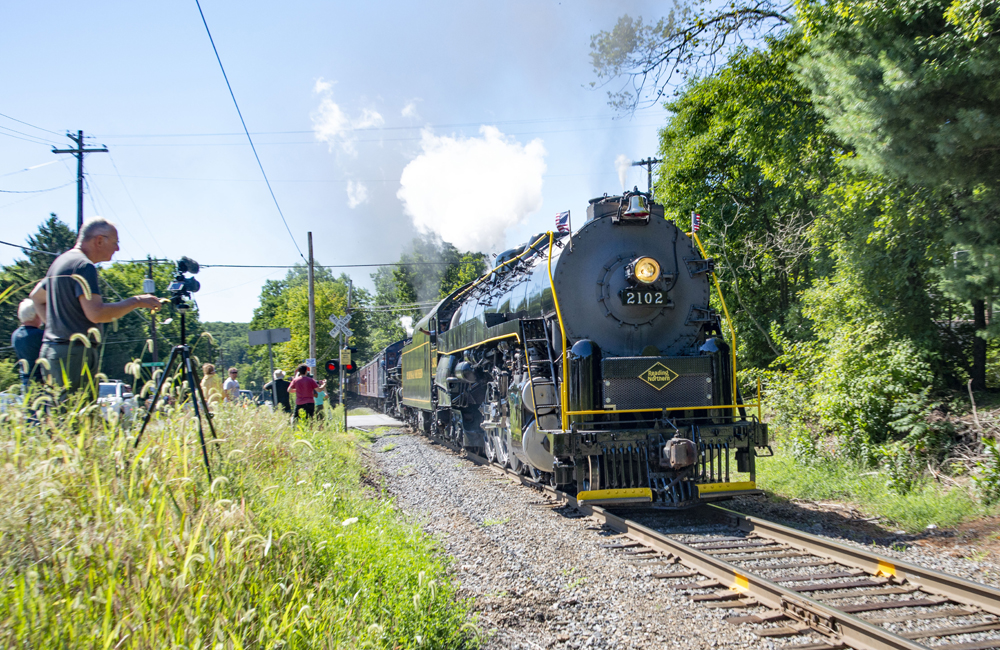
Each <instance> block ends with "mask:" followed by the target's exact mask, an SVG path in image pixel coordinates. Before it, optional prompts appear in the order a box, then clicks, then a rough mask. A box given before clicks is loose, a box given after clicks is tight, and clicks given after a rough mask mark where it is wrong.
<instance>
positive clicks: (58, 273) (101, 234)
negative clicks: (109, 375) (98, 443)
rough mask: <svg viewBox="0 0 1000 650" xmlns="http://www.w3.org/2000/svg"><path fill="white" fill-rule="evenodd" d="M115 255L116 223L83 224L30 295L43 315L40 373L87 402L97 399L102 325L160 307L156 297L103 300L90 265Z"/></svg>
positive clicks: (96, 219) (95, 221)
mask: <svg viewBox="0 0 1000 650" xmlns="http://www.w3.org/2000/svg"><path fill="white" fill-rule="evenodd" d="M117 251H118V230H117V228H115V225H114V224H113V223H111V222H110V221H108V220H107V219H104V218H102V217H94V218H92V219H89V220H87V221H86V222H85V223H84V224H83V226H82V227H81V228H80V233H79V235H78V237H77V240H76V246H74V247H73V248H71V249H70V250H68V251H66V252H65V253H63V254H62V255H60V256H59V257H57V258H56V259H55V261H54V262H52V266H50V267H49V271H48V273H47V274H46V275H45V278H44V279H42V281H41V282H39V283H38V284H37V285H35V288H34V289H33V290H32V291H31V296H30V297H31V299H32V301H34V303H35V310H36V311H37V312H38V315H40V316H41V315H43V314H44V316H42V318H43V320H44V321H45V334H44V336H43V337H42V347H41V350H40V351H39V359H45V363H43V364H42V373H43V375H44V376H45V378H46V379H47V380H51V381H52V382H53V383H55V385H56V386H58V387H60V388H65V389H66V390H68V391H75V390H79V389H80V388H83V387H85V388H87V389H88V390H87V392H88V393H89V397H91V398H92V399H96V396H97V389H96V386H95V384H94V379H93V376H94V375H96V374H97V372H98V360H99V354H98V347H97V346H98V345H100V343H101V341H102V338H103V333H104V332H103V329H102V324H103V323H110V322H111V321H113V320H115V319H118V318H121V317H123V316H125V315H126V314H128V313H131V312H132V311H133V310H135V309H138V308H140V307H144V308H146V309H150V310H153V311H156V310H158V309H159V308H160V299H159V298H157V297H156V296H152V295H149V294H143V295H138V296H132V297H131V298H125V299H124V300H121V301H119V302H112V303H105V302H104V299H103V298H102V297H101V290H100V287H99V286H98V284H97V267H96V266H94V265H95V264H97V263H99V262H110V261H111V258H112V257H113V256H114V254H115V253H116V252H117ZM95 334H96V335H95ZM81 337H83V338H85V339H86V340H87V341H88V344H85V343H84V342H83V341H81V340H80V338H81Z"/></svg>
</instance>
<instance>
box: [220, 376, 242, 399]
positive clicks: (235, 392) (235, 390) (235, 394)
mask: <svg viewBox="0 0 1000 650" xmlns="http://www.w3.org/2000/svg"><path fill="white" fill-rule="evenodd" d="M239 374H240V371H239V370H237V369H236V368H230V369H229V378H228V379H226V382H225V383H224V384H222V399H223V400H224V401H226V402H232V403H233V404H235V403H236V402H238V401H240V382H239V381H238V380H237V379H236V377H237V376H238V375H239Z"/></svg>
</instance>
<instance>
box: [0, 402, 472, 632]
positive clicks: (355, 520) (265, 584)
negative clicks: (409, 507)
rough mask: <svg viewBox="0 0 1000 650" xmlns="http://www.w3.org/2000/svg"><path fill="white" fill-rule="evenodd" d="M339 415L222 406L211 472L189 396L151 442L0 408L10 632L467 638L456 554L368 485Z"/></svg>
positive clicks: (2, 603)
mask: <svg viewBox="0 0 1000 650" xmlns="http://www.w3.org/2000/svg"><path fill="white" fill-rule="evenodd" d="M340 421H341V419H339V418H334V419H333V420H332V422H331V423H329V424H316V425H315V426H304V427H303V426H299V427H293V426H291V425H289V424H288V422H287V420H286V418H285V417H283V416H281V415H279V414H273V413H271V412H269V411H266V410H265V409H256V408H242V407H238V406H232V405H228V404H224V405H219V406H218V407H217V414H216V417H215V420H214V422H215V425H216V429H217V431H218V432H219V438H220V440H219V441H218V442H212V443H211V448H210V456H211V459H212V462H213V474H214V476H215V477H216V478H215V480H214V481H213V482H212V483H211V484H209V483H208V481H207V478H206V473H205V469H204V467H203V465H202V460H201V450H200V443H199V442H198V440H197V438H198V436H197V429H196V425H195V423H194V421H193V420H192V417H191V415H190V413H189V412H188V411H187V410H186V409H183V408H182V409H177V410H175V411H174V412H173V413H171V414H168V415H165V416H157V417H156V418H155V420H154V422H153V423H152V424H151V426H150V427H149V428H148V429H147V431H146V433H145V435H144V436H143V439H142V442H141V444H140V445H139V448H138V449H134V448H133V443H134V440H135V437H134V435H135V434H134V431H127V430H126V429H125V428H123V427H118V426H116V425H115V424H108V423H105V422H104V421H103V420H101V419H100V418H96V417H74V418H56V419H55V420H53V421H50V420H49V419H46V418H43V423H42V424H40V425H39V424H32V423H31V422H30V421H29V420H28V419H27V418H26V417H25V414H24V413H23V412H19V411H17V410H16V409H15V410H13V411H10V412H8V413H5V414H3V415H0V589H2V591H0V647H31V648H56V647H58V648H70V647H72V648H102V649H111V648H192V649H194V648H212V649H215V648H226V649H228V648H234V649H241V648H279V647H280V648H338V647H343V648H369V647H370V648H415V647H434V648H453V647H463V646H467V645H469V643H470V639H471V636H470V634H469V631H468V627H469V626H468V624H467V623H466V621H467V609H468V608H467V604H466V603H464V602H461V601H457V600H456V597H455V588H454V587H453V585H452V583H451V582H450V581H449V580H448V578H447V577H446V575H445V570H446V565H445V562H444V560H443V559H442V558H443V556H442V555H441V554H440V552H439V550H438V549H437V548H436V547H435V545H434V543H433V542H432V541H431V540H429V539H428V538H427V537H426V536H425V535H424V534H423V533H422V532H421V531H420V530H419V529H417V528H415V527H413V526H410V525H406V524H404V523H402V522H401V521H400V519H399V518H398V516H397V515H396V513H395V512H394V510H393V509H392V506H391V504H390V503H387V502H386V501H384V500H380V499H378V498H372V495H370V494H366V493H365V491H364V490H363V488H362V477H363V467H362V464H361V462H360V459H359V455H360V454H359V451H358V445H357V440H356V439H355V438H353V437H352V436H351V435H348V434H347V433H345V432H344V431H342V430H341V429H340V428H339V427H338V423H339V422H340ZM206 434H207V429H206ZM463 626H464V627H463Z"/></svg>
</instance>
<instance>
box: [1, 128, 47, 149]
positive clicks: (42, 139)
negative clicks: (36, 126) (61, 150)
mask: <svg viewBox="0 0 1000 650" xmlns="http://www.w3.org/2000/svg"><path fill="white" fill-rule="evenodd" d="M0 129H3V130H4V131H10V132H11V133H17V134H18V135H23V136H25V137H28V138H33V139H35V140H40V141H42V142H44V143H45V144H51V145H54V144H58V143H57V142H52V141H51V140H48V139H46V138H42V137H40V136H37V135H31V134H30V133H25V132H24V131H18V130H16V129H12V128H10V127H9V126H0ZM4 135H7V134H6V133H5V134H4Z"/></svg>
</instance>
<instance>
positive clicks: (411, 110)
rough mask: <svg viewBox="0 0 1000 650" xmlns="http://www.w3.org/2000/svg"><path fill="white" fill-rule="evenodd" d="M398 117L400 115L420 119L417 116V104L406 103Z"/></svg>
mask: <svg viewBox="0 0 1000 650" xmlns="http://www.w3.org/2000/svg"><path fill="white" fill-rule="evenodd" d="M400 115H402V116H403V117H420V116H419V115H418V114H417V104H416V103H415V102H410V103H408V104H407V105H406V106H404V107H403V110H402V112H401V113H400Z"/></svg>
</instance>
